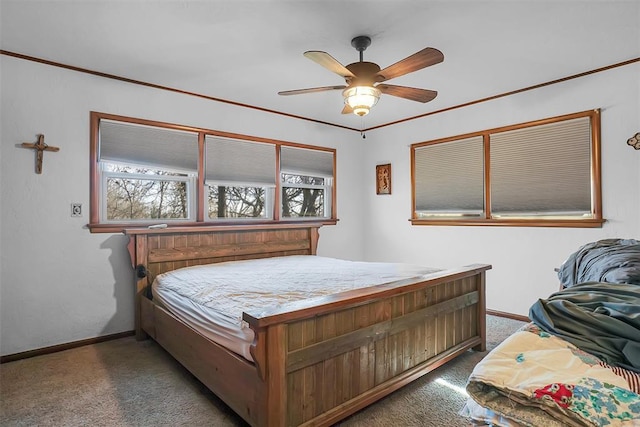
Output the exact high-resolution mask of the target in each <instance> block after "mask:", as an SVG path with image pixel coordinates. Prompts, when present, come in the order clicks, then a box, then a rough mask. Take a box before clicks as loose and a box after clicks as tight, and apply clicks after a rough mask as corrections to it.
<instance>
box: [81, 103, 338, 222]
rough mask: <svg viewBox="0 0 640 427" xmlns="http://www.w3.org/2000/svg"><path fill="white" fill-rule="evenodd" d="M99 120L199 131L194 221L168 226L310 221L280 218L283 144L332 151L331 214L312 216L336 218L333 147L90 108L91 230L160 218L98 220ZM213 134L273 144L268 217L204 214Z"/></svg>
mask: <svg viewBox="0 0 640 427" xmlns="http://www.w3.org/2000/svg"><path fill="white" fill-rule="evenodd" d="M101 120H112V121H119V122H124V123H130V124H134V125H145V126H154V127H160V128H166V129H173V130H182V131H188V132H196V133H198V174H197V177H196V191H195V194H196V201H195V205H196V208H195V211H196V215H195V221H194V220H189V221H171V223H170V226H181V227H198V226H210V225H216V226H217V225H220V226H237V225H246V226H251V225H256V226H259V225H263V224H265V223H268V224H273V223H279V224H285V223H300V222H309V221H310V220H311V219H305V218H293V219H290V218H287V219H285V220H282V219H281V218H280V208H279V206H280V194H279V193H280V191H281V180H280V148H281V147H283V146H290V147H298V148H305V149H310V150H318V151H326V152H329V153H331V154H332V156H333V178H332V185H331V194H330V195H329V202H330V203H331V207H330V215H331V216H330V217H326V218H318V217H314V218H312V221H313V222H314V223H320V224H325V225H335V224H336V223H337V221H338V219H337V208H336V194H337V187H336V183H337V179H336V150H335V149H334V148H327V147H319V146H313V145H307V144H299V143H295V142H287V141H280V140H275V139H269V138H261V137H256V136H250V135H243V134H237V133H230V132H222V131H217V130H212V129H204V128H197V127H192V126H183V125H178V124H174V123H167V122H159V121H153V120H146V119H138V118H132V117H125V116H119V115H115V114H108V113H100V112H95V111H92V112H90V150H89V151H90V154H89V158H90V168H89V169H90V204H89V224H88V228H89V230H90V231H91V232H92V233H119V232H122V230H124V229H126V228H131V227H148V226H150V225H153V224H158V222H161V221H159V220H149V221H136V222H117V223H116V222H101V212H100V209H101V207H100V206H101V201H102V198H103V194H102V183H101V177H102V173H101V171H100V164H99V161H98V159H99V157H98V154H99V139H100V121H101ZM206 135H212V136H218V137H222V138H231V139H237V140H242V141H246V142H252V143H264V144H271V145H274V146H275V147H276V159H275V160H276V181H275V188H276V190H275V195H274V199H275V200H274V205H273V206H274V209H273V213H272V215H271V218H261V219H254V218H250V219H246V220H245V219H238V220H233V219H224V220H210V219H208V218H207V215H206V213H205V209H206V206H205V204H206V200H205V195H206V191H205V174H204V170H205V169H204V164H205V162H204V153H205V150H204V145H205V136H206Z"/></svg>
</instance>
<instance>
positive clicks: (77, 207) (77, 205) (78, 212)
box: [71, 203, 82, 217]
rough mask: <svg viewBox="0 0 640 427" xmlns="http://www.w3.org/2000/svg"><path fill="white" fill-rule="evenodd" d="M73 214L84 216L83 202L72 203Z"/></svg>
mask: <svg viewBox="0 0 640 427" xmlns="http://www.w3.org/2000/svg"><path fill="white" fill-rule="evenodd" d="M71 216H75V217H78V216H82V203H71Z"/></svg>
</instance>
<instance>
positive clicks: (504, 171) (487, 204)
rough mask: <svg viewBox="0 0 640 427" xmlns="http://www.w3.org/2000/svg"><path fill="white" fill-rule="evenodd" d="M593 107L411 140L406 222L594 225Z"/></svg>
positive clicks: (597, 218) (597, 200) (598, 214)
mask: <svg viewBox="0 0 640 427" xmlns="http://www.w3.org/2000/svg"><path fill="white" fill-rule="evenodd" d="M599 129H600V114H599V110H595V111H587V112H582V113H576V114H570V115H566V116H560V117H554V118H550V119H545V120H540V121H536V122H530V123H524V124H520V125H515V126H509V127H505V128H499V129H492V130H487V131H483V132H477V133H474V134H467V135H463V136H458V137H451V138H446V139H441V140H436V141H428V142H424V143H418V144H413V145H412V146H411V158H412V181H413V182H412V186H413V215H412V223H413V224H417V225H420V224H426V225H478V224H479V225H481V224H493V225H523V226H566V227H599V226H601V225H602V222H603V220H602V210H601V197H600V165H599V150H600V147H599Z"/></svg>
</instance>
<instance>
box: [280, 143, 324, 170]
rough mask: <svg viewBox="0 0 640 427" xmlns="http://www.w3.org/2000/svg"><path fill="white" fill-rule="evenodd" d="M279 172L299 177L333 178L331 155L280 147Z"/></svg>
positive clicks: (317, 151)
mask: <svg viewBox="0 0 640 427" xmlns="http://www.w3.org/2000/svg"><path fill="white" fill-rule="evenodd" d="M280 170H281V172H287V173H296V174H300V175H318V176H329V177H332V176H333V153H332V152H330V151H322V150H309V149H306V148H298V147H289V146H282V148H281V150H280Z"/></svg>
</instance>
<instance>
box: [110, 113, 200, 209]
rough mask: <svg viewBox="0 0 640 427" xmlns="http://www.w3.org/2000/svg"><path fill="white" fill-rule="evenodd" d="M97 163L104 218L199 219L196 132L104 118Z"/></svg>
mask: <svg viewBox="0 0 640 427" xmlns="http://www.w3.org/2000/svg"><path fill="white" fill-rule="evenodd" d="M98 162H99V165H100V170H101V172H102V173H101V175H102V181H101V186H100V187H101V188H103V189H104V191H103V197H102V203H101V204H100V211H101V218H102V219H103V220H104V221H105V222H119V221H126V222H140V221H149V220H193V219H195V216H194V210H193V202H194V197H195V195H194V191H195V177H196V175H197V171H198V135H197V134H196V133H193V132H183V131H177V130H173V129H164V128H157V127H150V126H140V125H130V124H126V123H122V122H116V121H111V120H103V121H102V123H101V127H100V147H99V150H98Z"/></svg>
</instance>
